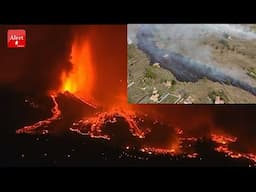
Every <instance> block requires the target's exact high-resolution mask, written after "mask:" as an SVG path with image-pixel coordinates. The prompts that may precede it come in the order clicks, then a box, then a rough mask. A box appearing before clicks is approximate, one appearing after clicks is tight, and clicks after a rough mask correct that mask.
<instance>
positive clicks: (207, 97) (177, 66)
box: [127, 24, 256, 104]
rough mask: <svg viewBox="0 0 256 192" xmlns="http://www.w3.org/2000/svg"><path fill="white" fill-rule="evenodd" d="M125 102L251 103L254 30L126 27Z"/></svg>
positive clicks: (254, 98) (255, 89) (255, 90)
mask: <svg viewBox="0 0 256 192" xmlns="http://www.w3.org/2000/svg"><path fill="white" fill-rule="evenodd" d="M127 31H128V32H127V44H128V48H127V49H128V55H127V59H128V68H127V73H128V75H127V90H128V102H129V103H136V104H254V103H256V54H255V53H256V25H255V24H129V25H128V29H127Z"/></svg>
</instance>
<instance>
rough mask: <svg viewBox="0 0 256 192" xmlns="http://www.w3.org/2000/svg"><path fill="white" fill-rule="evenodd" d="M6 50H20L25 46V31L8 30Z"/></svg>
mask: <svg viewBox="0 0 256 192" xmlns="http://www.w3.org/2000/svg"><path fill="white" fill-rule="evenodd" d="M7 46H8V48H20V47H25V46H26V31H25V30H23V29H10V30H8V32H7Z"/></svg>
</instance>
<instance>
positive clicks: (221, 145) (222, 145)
mask: <svg viewBox="0 0 256 192" xmlns="http://www.w3.org/2000/svg"><path fill="white" fill-rule="evenodd" d="M211 138H212V140H213V141H214V142H216V143H217V144H218V146H217V147H216V148H215V150H216V151H218V152H220V153H225V154H226V155H227V156H229V157H231V158H234V159H239V158H245V159H248V160H250V161H253V162H254V163H256V154H253V153H239V152H236V151H233V150H231V149H230V147H229V145H230V144H231V143H235V142H237V137H232V136H225V135H218V134H212V135H211Z"/></svg>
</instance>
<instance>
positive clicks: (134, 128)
mask: <svg viewBox="0 0 256 192" xmlns="http://www.w3.org/2000/svg"><path fill="white" fill-rule="evenodd" d="M117 117H121V118H124V120H125V121H126V122H127V123H128V125H129V131H130V132H131V133H132V135H133V136H135V137H138V138H144V137H145V135H144V132H143V131H142V130H140V128H139V127H138V125H137V123H136V121H135V119H134V118H135V116H134V114H132V113H129V112H125V111H123V110H118V109H113V110H111V111H109V112H101V113H99V114H97V115H96V116H95V117H90V118H87V119H86V120H82V121H80V122H79V124H80V125H81V126H82V127H79V128H77V129H76V128H70V131H75V132H77V133H79V134H81V135H88V136H90V137H92V138H103V139H107V140H110V136H109V135H106V134H103V133H102V132H103V130H102V129H103V127H104V125H106V124H107V123H112V124H113V123H116V122H117V119H116V118H117ZM81 129H83V130H81Z"/></svg>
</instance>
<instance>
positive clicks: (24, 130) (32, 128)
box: [16, 95, 61, 134]
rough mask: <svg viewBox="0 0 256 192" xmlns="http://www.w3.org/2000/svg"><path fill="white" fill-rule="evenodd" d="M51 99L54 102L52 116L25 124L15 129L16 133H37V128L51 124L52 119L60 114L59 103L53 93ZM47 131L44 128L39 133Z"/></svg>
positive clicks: (55, 118)
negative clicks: (31, 123)
mask: <svg viewBox="0 0 256 192" xmlns="http://www.w3.org/2000/svg"><path fill="white" fill-rule="evenodd" d="M51 98H52V101H53V103H54V106H53V108H52V110H51V112H52V116H51V117H50V118H48V119H45V120H42V121H38V122H37V123H35V124H33V125H29V126H25V127H23V128H20V129H18V130H17V131H16V133H17V134H21V133H30V134H33V133H38V130H37V129H38V128H39V127H46V126H48V125H49V124H51V123H52V122H53V121H55V120H57V119H58V118H59V117H60V115H61V111H60V109H59V105H58V103H57V101H56V96H55V95H51ZM46 133H48V130H47V129H44V130H42V131H41V134H46Z"/></svg>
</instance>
